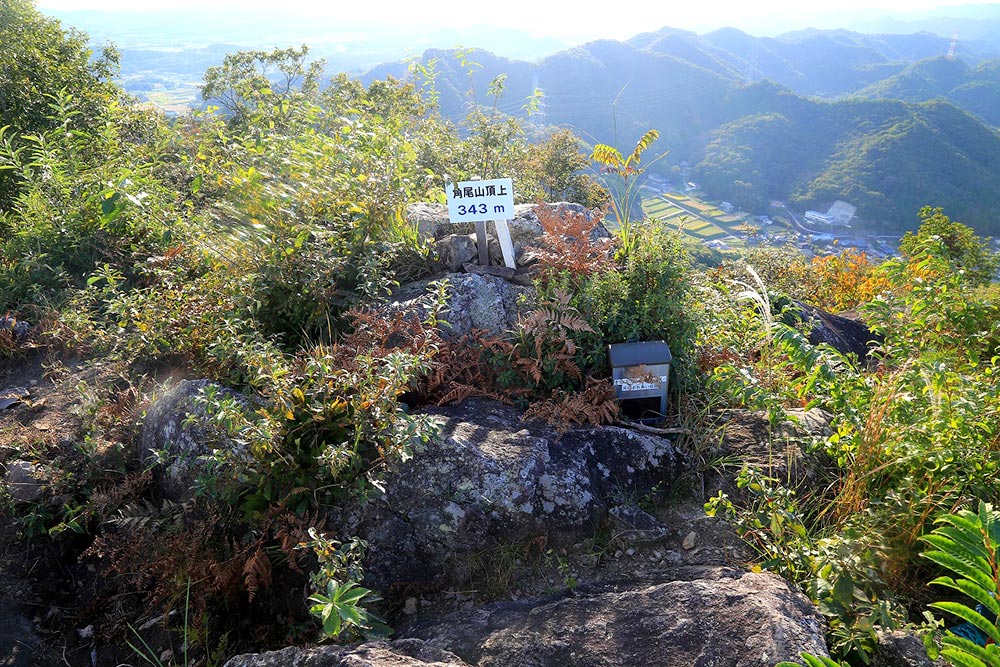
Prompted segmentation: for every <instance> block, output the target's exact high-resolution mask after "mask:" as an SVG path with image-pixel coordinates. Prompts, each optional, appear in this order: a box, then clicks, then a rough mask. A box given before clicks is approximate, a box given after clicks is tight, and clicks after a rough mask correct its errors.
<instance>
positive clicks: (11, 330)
mask: <svg viewBox="0 0 1000 667" xmlns="http://www.w3.org/2000/svg"><path fill="white" fill-rule="evenodd" d="M2 333H6V334H7V335H9V336H11V337H13V339H14V342H15V343H20V342H23V341H24V340H25V339H27V337H28V334H29V333H31V325H30V324H28V323H27V322H25V321H24V320H19V319H17V318H16V317H14V316H13V315H11V314H9V313H8V314H6V315H3V316H0V334H2Z"/></svg>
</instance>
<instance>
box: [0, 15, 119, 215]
mask: <svg viewBox="0 0 1000 667" xmlns="http://www.w3.org/2000/svg"><path fill="white" fill-rule="evenodd" d="M0 45H2V47H0V127H5V126H9V127H10V129H9V135H8V137H9V138H11V140H12V141H14V142H15V143H16V142H17V138H18V137H19V136H21V135H27V134H36V135H37V134H42V133H44V132H46V131H48V130H51V129H53V128H55V127H56V125H57V123H58V120H56V119H53V118H52V115H51V110H50V108H49V104H50V102H51V99H50V97H49V96H50V95H56V94H59V93H60V91H62V92H63V93H65V94H66V95H70V96H72V97H73V99H74V101H75V102H74V103H75V105H76V108H77V109H78V111H79V112H80V116H79V118H78V119H77V124H78V125H80V126H82V127H84V128H91V129H93V128H95V127H96V126H97V125H99V124H100V123H101V122H102V121H103V119H104V115H105V110H106V109H107V108H108V107H109V105H112V104H114V103H116V102H118V101H119V100H120V99H121V97H122V91H121V90H120V89H119V88H118V87H117V86H116V85H115V84H114V83H112V81H111V79H112V77H113V76H114V74H115V73H116V71H117V66H118V55H117V52H116V51H115V50H114V49H113V48H111V47H109V48H106V49H105V50H104V52H103V53H102V54H101V56H100V57H98V58H96V59H94V58H92V57H91V56H92V53H91V50H90V48H89V46H88V45H87V36H86V35H85V34H84V33H82V32H79V31H77V30H74V29H69V30H66V29H64V28H63V27H62V25H61V24H60V23H59V21H57V20H56V19H53V18H51V17H48V16H45V15H44V14H42V13H40V12H39V11H37V10H36V9H35V8H34V3H33V1H32V0H2V2H0ZM17 182H18V179H17V175H16V174H11V173H10V172H3V171H0V210H5V209H7V208H8V207H9V206H10V204H11V200H12V199H13V197H14V194H15V192H16V187H17V186H16V184H17Z"/></svg>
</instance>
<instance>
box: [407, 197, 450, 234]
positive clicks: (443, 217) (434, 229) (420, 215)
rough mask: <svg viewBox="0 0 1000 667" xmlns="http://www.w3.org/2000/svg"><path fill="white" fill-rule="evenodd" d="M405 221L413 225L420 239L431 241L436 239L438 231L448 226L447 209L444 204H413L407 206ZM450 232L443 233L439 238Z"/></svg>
mask: <svg viewBox="0 0 1000 667" xmlns="http://www.w3.org/2000/svg"><path fill="white" fill-rule="evenodd" d="M406 219H407V220H408V221H409V222H410V224H412V225H415V226H416V228H417V233H418V234H420V238H422V239H424V240H425V241H432V240H434V239H436V238H438V237H439V236H438V230H445V229H446V227H447V225H448V207H447V206H445V205H444V204H431V203H429V202H415V203H413V204H407V206H406ZM449 233H452V232H449V231H443V233H442V234H441V236H443V235H445V234H449Z"/></svg>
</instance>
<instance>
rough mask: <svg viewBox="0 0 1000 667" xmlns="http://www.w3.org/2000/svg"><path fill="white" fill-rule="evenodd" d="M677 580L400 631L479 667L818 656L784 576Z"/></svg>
mask: <svg viewBox="0 0 1000 667" xmlns="http://www.w3.org/2000/svg"><path fill="white" fill-rule="evenodd" d="M678 576H679V578H678V579H677V580H674V581H664V582H660V583H649V584H634V585H620V586H610V587H604V588H598V589H592V590H588V589H584V588H582V587H581V588H580V589H577V590H576V591H574V592H571V593H566V594H563V595H560V596H557V597H554V598H550V599H546V600H541V601H517V602H498V603H494V604H489V605H485V606H482V607H479V608H474V609H470V610H461V611H458V612H454V613H452V614H449V615H448V616H446V617H444V618H442V619H440V620H436V621H430V622H426V623H421V624H418V625H415V626H414V627H412V628H410V629H409V630H407V631H405V634H406V635H408V636H412V637H418V638H420V639H423V640H425V641H426V642H428V643H429V644H431V645H433V646H436V647H439V648H441V649H444V650H447V651H451V652H452V653H454V654H456V655H458V656H459V657H461V658H462V659H463V660H465V661H466V662H468V663H469V664H472V665H478V666H479V667H507V666H510V665H518V666H520V667H547V666H550V665H558V666H559V667H598V666H600V667H605V666H611V665H656V666H657V667H709V666H713V667H773V665H774V664H775V663H777V662H780V661H782V660H798V657H799V654H800V653H801V652H803V651H807V652H809V653H813V654H814V655H822V656H825V655H827V651H826V644H825V641H824V627H823V621H822V619H821V617H820V615H819V613H818V612H817V611H816V609H815V608H814V607H813V606H812V604H811V603H810V602H809V600H808V599H806V597H805V596H804V595H802V594H801V593H799V592H798V591H796V590H794V589H793V588H792V587H791V586H790V585H789V584H788V582H786V581H785V580H784V579H781V578H780V577H778V576H776V575H773V574H765V573H756V574H755V573H749V572H741V571H736V570H731V569H726V568H719V569H716V568H712V569H700V568H696V569H691V570H689V571H686V572H679V573H678Z"/></svg>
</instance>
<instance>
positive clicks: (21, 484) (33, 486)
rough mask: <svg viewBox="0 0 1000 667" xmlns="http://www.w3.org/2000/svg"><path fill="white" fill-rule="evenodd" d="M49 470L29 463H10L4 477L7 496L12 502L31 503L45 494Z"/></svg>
mask: <svg viewBox="0 0 1000 667" xmlns="http://www.w3.org/2000/svg"><path fill="white" fill-rule="evenodd" d="M48 473H49V470H48V468H47V467H46V466H43V465H40V464H37V463H32V462H31V461H12V462H10V463H9V464H8V465H7V474H6V475H5V477H4V482H5V486H6V489H7V494H8V495H9V496H10V499H11V500H13V501H14V502H19V503H33V502H37V501H38V500H40V499H41V497H42V495H44V493H45V485H46V484H47V482H48V477H49V474H48Z"/></svg>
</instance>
